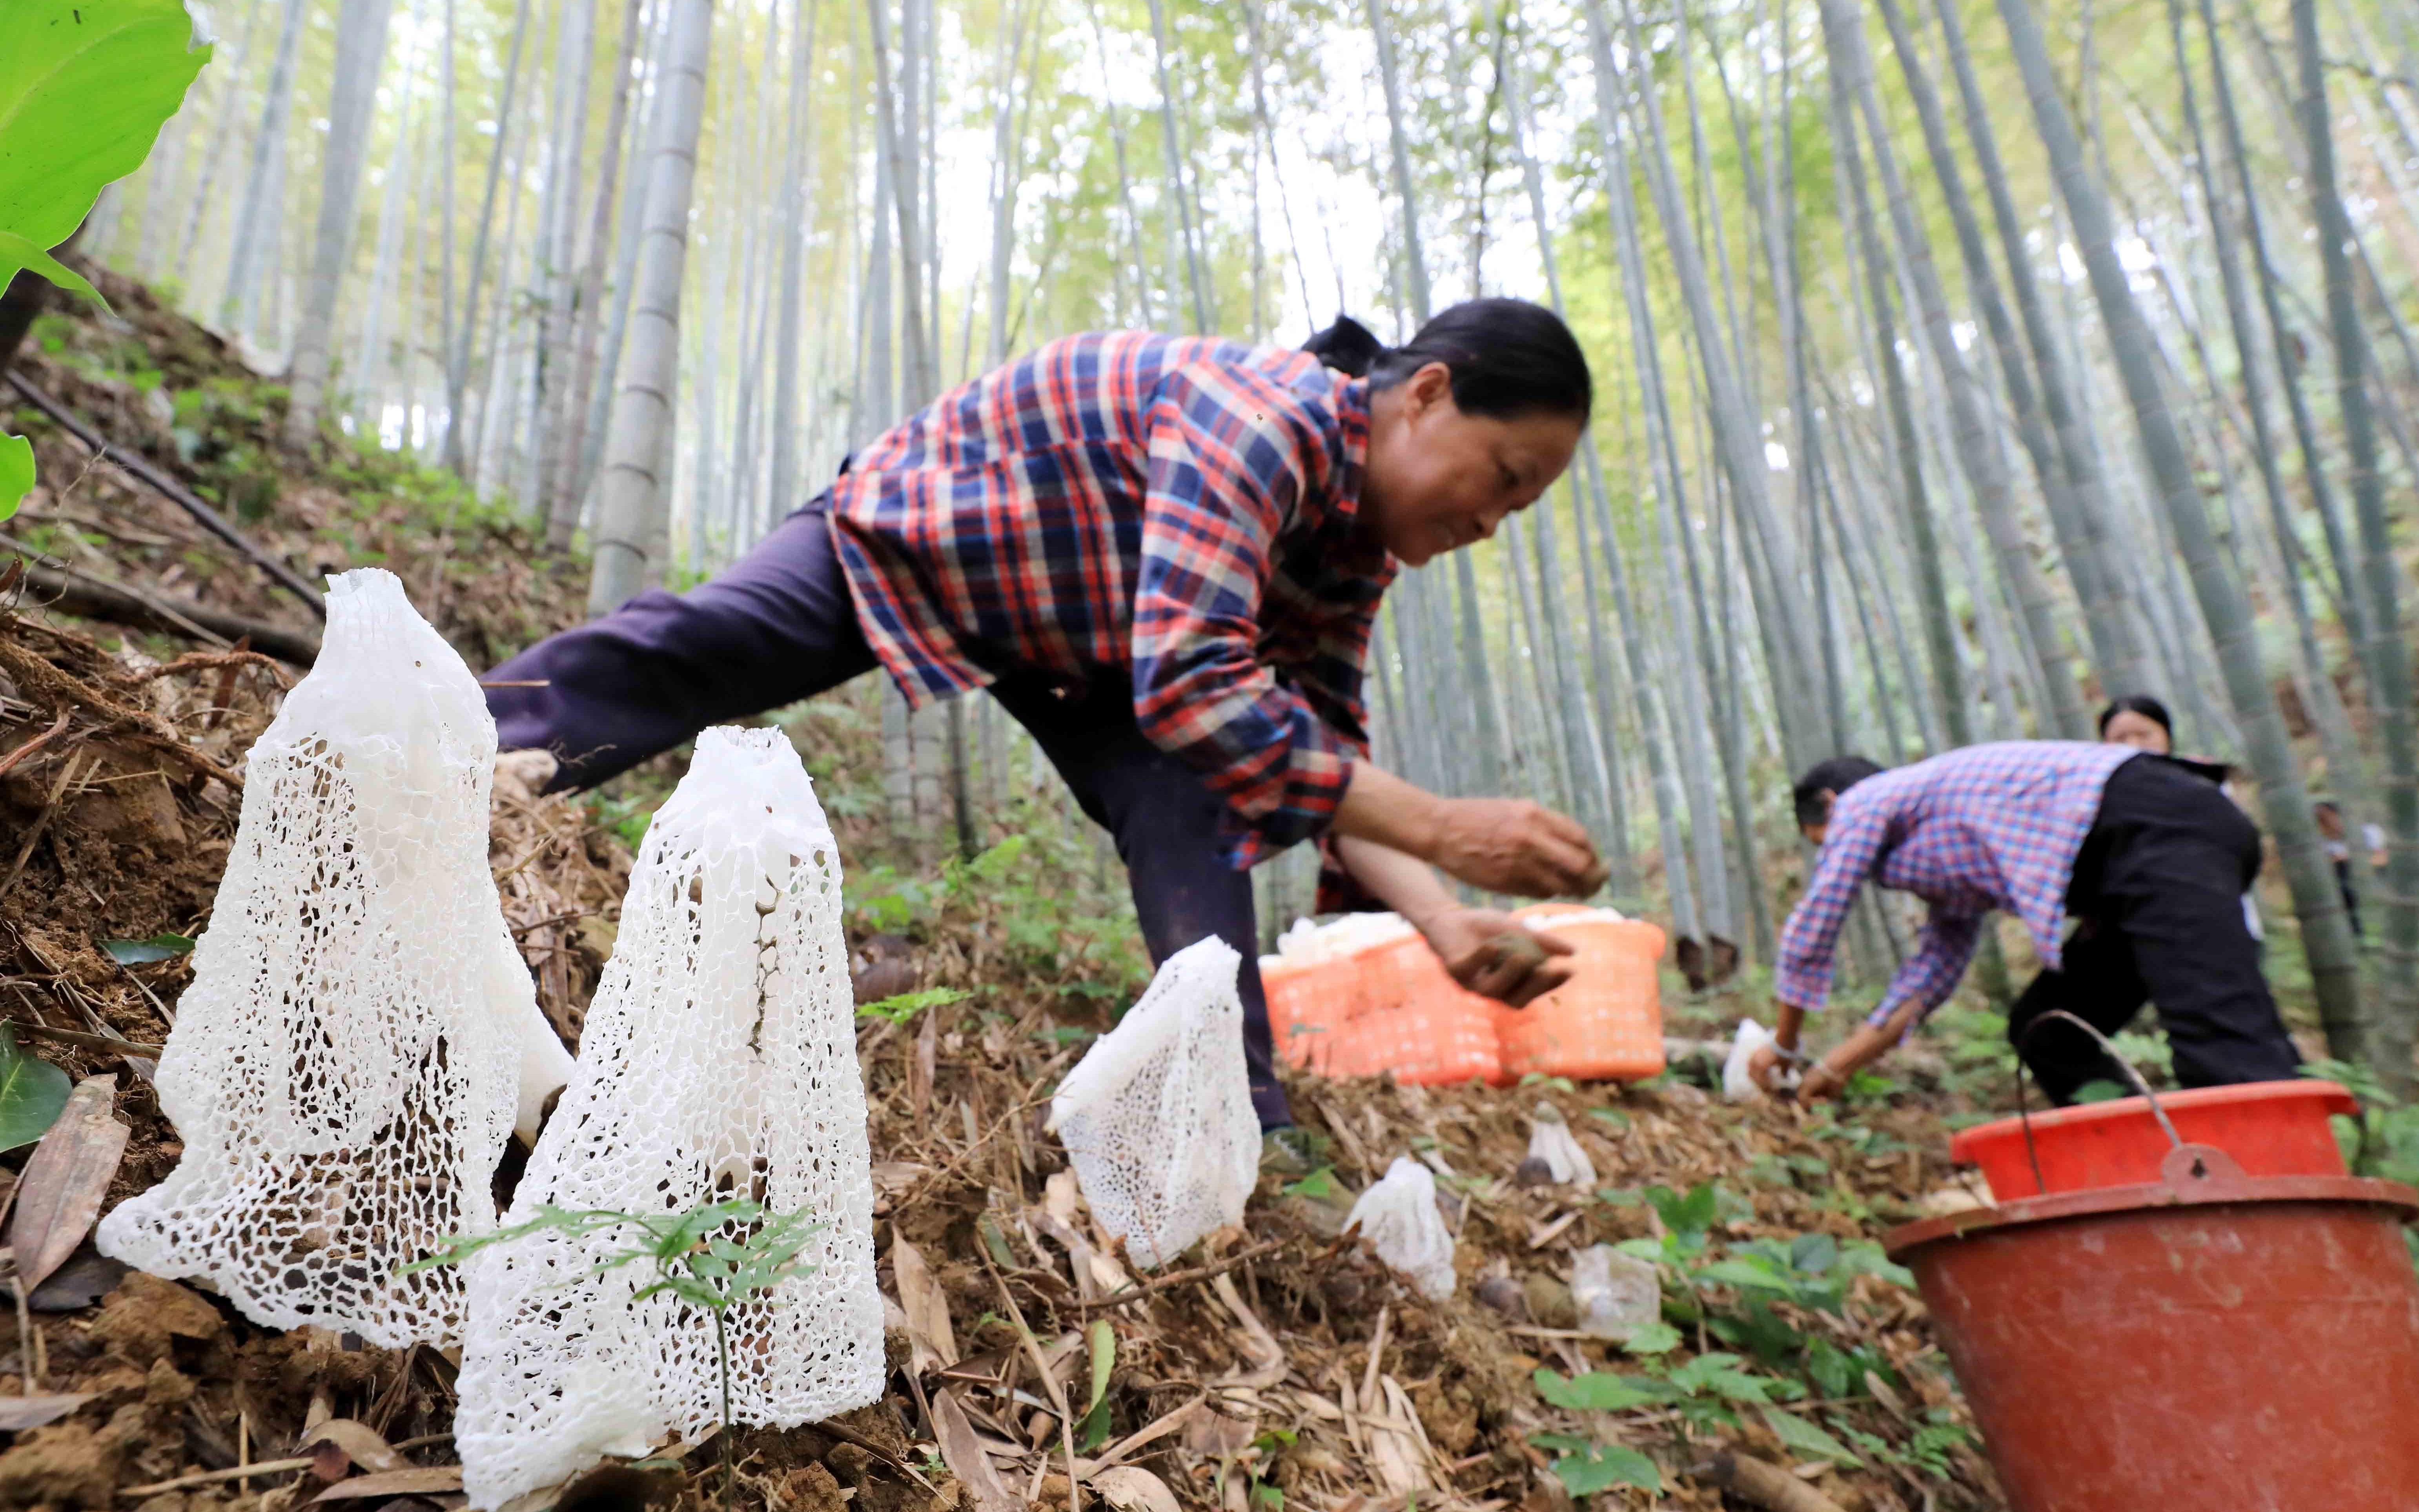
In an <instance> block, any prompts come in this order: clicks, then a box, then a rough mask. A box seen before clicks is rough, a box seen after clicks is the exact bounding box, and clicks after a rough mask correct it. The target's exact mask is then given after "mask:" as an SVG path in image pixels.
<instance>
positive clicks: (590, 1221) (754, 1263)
mask: <svg viewBox="0 0 2419 1512" xmlns="http://www.w3.org/2000/svg"><path fill="white" fill-rule="evenodd" d="M822 1227H823V1225H821V1224H820V1223H817V1222H816V1221H815V1220H814V1216H813V1214H811V1213H808V1212H788V1213H779V1212H775V1211H772V1210H771V1209H770V1208H767V1207H766V1206H765V1205H764V1204H763V1203H761V1202H757V1201H753V1200H749V1199H739V1200H734V1201H727V1202H709V1203H703V1204H701V1205H700V1206H697V1207H694V1208H690V1209H688V1210H687V1211H683V1212H663V1213H642V1212H619V1211H613V1210H610V1209H588V1210H584V1211H572V1210H569V1209H564V1208H557V1207H553V1206H550V1205H549V1206H546V1207H541V1208H540V1209H539V1210H538V1211H537V1216H535V1217H533V1218H532V1219H530V1220H529V1221H528V1222H526V1223H519V1224H515V1225H513V1226H512V1227H509V1228H500V1229H498V1230H496V1231H495V1232H494V1233H492V1234H477V1235H472V1236H470V1237H467V1238H463V1237H455V1238H453V1239H448V1240H447V1241H445V1242H444V1243H443V1244H441V1245H439V1247H438V1249H437V1251H436V1252H435V1253H434V1254H432V1255H430V1256H429V1257H427V1258H425V1259H422V1260H415V1261H413V1262H412V1263H411V1264H409V1265H407V1266H405V1267H403V1268H402V1270H401V1271H400V1272H399V1274H404V1275H408V1274H410V1273H413V1272H415V1271H426V1270H433V1269H435V1268H436V1267H439V1266H446V1265H453V1266H458V1265H461V1264H463V1263H465V1262H466V1261H468V1260H469V1259H470V1257H473V1256H475V1255H477V1254H479V1253H481V1252H482V1251H484V1250H489V1249H494V1248H497V1247H499V1246H501V1245H505V1244H516V1243H518V1242H521V1241H522V1240H525V1239H529V1238H532V1237H533V1236H535V1235H538V1234H560V1235H562V1236H563V1237H564V1238H565V1239H570V1240H585V1239H589V1238H593V1237H594V1236H595V1235H598V1234H609V1233H615V1232H617V1231H620V1230H624V1229H636V1230H637V1231H638V1234H639V1238H637V1239H636V1240H635V1241H634V1242H631V1243H627V1244H624V1245H623V1246H621V1247H620V1248H618V1249H613V1250H609V1251H608V1252H607V1253H606V1254H605V1256H604V1257H602V1258H601V1259H599V1260H598V1261H597V1262H596V1263H595V1264H594V1265H593V1266H592V1267H591V1268H590V1269H589V1272H588V1277H589V1278H590V1279H593V1278H595V1277H597V1276H601V1275H605V1274H607V1273H610V1272H613V1271H619V1270H623V1269H624V1268H626V1267H629V1266H633V1265H643V1266H645V1267H647V1268H648V1269H649V1270H651V1271H652V1272H653V1273H654V1275H655V1279H654V1280H653V1281H651V1282H649V1283H648V1284H647V1285H646V1286H644V1287H642V1288H639V1290H638V1291H636V1292H634V1293H633V1294H632V1295H631V1298H630V1304H631V1305H632V1306H636V1305H638V1304H639V1303H642V1302H644V1301H646V1300H647V1299H648V1298H650V1297H656V1296H669V1297H672V1298H675V1299H677V1300H678V1301H680V1302H682V1303H684V1304H686V1305H688V1306H690V1307H693V1308H696V1309H697V1310H699V1311H700V1312H701V1313H703V1314H705V1315H706V1316H707V1317H708V1318H711V1319H713V1320H714V1353H715V1363H716V1365H717V1366H718V1367H719V1369H720V1371H721V1375H722V1416H721V1432H720V1434H719V1435H718V1436H719V1437H720V1439H721V1440H722V1504H723V1508H724V1512H730V1509H731V1508H732V1506H733V1505H734V1504H735V1503H736V1499H737V1495H738V1470H737V1467H736V1466H735V1464H734V1463H733V1461H732V1443H731V1440H732V1431H733V1427H734V1425H733V1424H732V1418H731V1332H730V1320H729V1315H730V1312H731V1309H732V1308H733V1307H735V1306H737V1305H738V1304H741V1303H743V1302H746V1301H747V1300H748V1299H749V1298H751V1297H756V1296H761V1295H762V1294H763V1293H764V1292H766V1291H769V1290H771V1289H772V1288H775V1287H777V1286H779V1285H780V1284H781V1283H782V1282H784V1281H786V1280H789V1279H790V1278H791V1277H792V1276H797V1275H805V1274H808V1273H810V1270H811V1268H810V1267H808V1266H806V1265H804V1264H803V1263H802V1262H801V1261H800V1260H799V1258H798V1256H799V1253H800V1252H801V1251H803V1250H804V1249H805V1248H806V1247H807V1244H808V1243H809V1242H810V1241H811V1240H813V1238H814V1236H815V1235H816V1234H817V1233H818V1232H820V1231H821V1229H822Z"/></svg>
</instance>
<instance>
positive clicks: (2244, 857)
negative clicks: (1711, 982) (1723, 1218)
mask: <svg viewBox="0 0 2419 1512" xmlns="http://www.w3.org/2000/svg"><path fill="white" fill-rule="evenodd" d="M1795 798H1796V803H1797V822H1798V825H1799V827H1801V828H1802V829H1804V830H1805V832H1806V838H1807V839H1808V840H1810V841H1813V842H1814V843H1815V844H1817V845H1819V846H1821V847H1822V855H1821V856H1820V857H1818V858H1817V860H1816V861H1815V863H1814V875H1813V877H1812V879H1811V880H1810V882H1808V884H1807V887H1806V895H1805V897H1803V898H1801V899H1800V900H1798V903H1797V906H1796V908H1795V910H1793V911H1792V912H1791V914H1790V916H1789V923H1788V925H1787V927H1786V928H1785V929H1784V930H1783V931H1782V932H1781V937H1780V964H1779V967H1778V969H1776V970H1775V972H1774V973H1773V990H1774V993H1775V995H1777V996H1778V997H1779V998H1780V1005H1781V1006H1780V1024H1779V1026H1778V1028H1777V1029H1776V1030H1775V1036H1776V1038H1777V1040H1778V1041H1779V1052H1780V1053H1779V1054H1776V1053H1775V1052H1774V1051H1772V1050H1765V1051H1763V1052H1760V1053H1759V1055H1758V1057H1757V1058H1756V1059H1755V1061H1754V1062H1752V1063H1751V1065H1750V1067H1749V1070H1750V1071H1751V1072H1752V1073H1753V1074H1754V1075H1755V1077H1756V1079H1757V1081H1759V1082H1761V1083H1763V1084H1764V1085H1765V1086H1767V1087H1768V1086H1771V1085H1772V1084H1773V1081H1774V1079H1775V1076H1776V1073H1777V1072H1779V1071H1780V1067H1781V1065H1782V1063H1783V1062H1784V1061H1786V1060H1790V1059H1794V1058H1796V1051H1797V1042H1798V1034H1799V1030H1800V1028H1801V1026H1803V1025H1804V1023H1805V1018H1806V1015H1807V1014H1808V1013H1810V1012H1812V1011H1816V1010H1818V1009H1820V1008H1821V1007H1822V1006H1823V1004H1824V1001H1825V999H1826V998H1827V997H1828V996H1829V995H1830V992H1831V975H1832V957H1833V952H1834V950H1835V949H1837V947H1838V944H1839V939H1840V928H1841V924H1842V923H1844V922H1845V921H1846V919H1847V916H1848V906H1849V904H1851V903H1854V902H1855V901H1856V896H1857V888H1858V887H1862V886H1863V885H1864V884H1865V882H1866V881H1868V880H1871V881H1872V882H1873V883H1875V884H1877V885H1878V886H1881V887H1893V888H1896V889H1897V890H1899V891H1901V892H1911V893H1913V894H1915V895H1916V896H1917V897H1918V898H1921V899H1923V900H1924V901H1925V902H1927V903H1930V904H1931V905H1932V917H1931V918H1929V919H1928V920H1926V921H1925V923H1924V927H1923V933H1922V937H1921V938H1920V939H1919V940H1918V942H1917V948H1916V951H1915V953H1914V954H1913V955H1912V956H1909V957H1908V958H1907V961H1906V964H1904V965H1903V966H1902V967H1901V968H1900V970H1899V973H1898V976H1897V977H1896V978H1895V979H1894V980H1892V981H1891V982H1890V984H1889V989H1888V991H1887V992H1886V993H1884V994H1883V995H1882V1000H1881V1005H1880V1006H1879V1007H1878V1008H1876V1009H1874V1010H1873V1011H1872V1015H1871V1016H1870V1017H1869V1018H1868V1019H1867V1020H1866V1021H1865V1023H1864V1024H1863V1025H1862V1026H1860V1027H1858V1028H1857V1030H1856V1031H1855V1032H1854V1033H1852V1034H1851V1035H1849V1036H1848V1038H1847V1039H1846V1040H1844V1041H1841V1043H1840V1044H1839V1045H1837V1046H1836V1047H1834V1048H1833V1049H1832V1051H1831V1053H1830V1054H1829V1055H1827V1056H1825V1057H1823V1059H1822V1060H1821V1061H1819V1062H1816V1063H1814V1064H1812V1065H1811V1066H1810V1067H1809V1068H1808V1070H1807V1072H1806V1074H1805V1079H1804V1081H1803V1082H1802V1083H1801V1085H1800V1087H1799V1095H1800V1096H1803V1097H1821V1096H1824V1095H1826V1094H1828V1093H1833V1092H1836V1091H1837V1090H1838V1089H1839V1088H1841V1086H1843V1085H1845V1083H1846V1081H1847V1078H1848V1076H1849V1075H1850V1074H1851V1073H1853V1072H1855V1071H1856V1070H1857V1068H1858V1067H1859V1066H1862V1065H1865V1064H1866V1063H1867V1062H1869V1061H1872V1059H1874V1058H1875V1057H1878V1056H1880V1055H1881V1054H1882V1052H1884V1051H1885V1050H1887V1049H1888V1048H1889V1047H1890V1046H1891V1045H1893V1044H1896V1043H1897V1042H1898V1041H1899V1040H1900V1039H1901V1038H1902V1037H1903V1036H1904V1034H1905V1033H1906V1031H1907V1030H1908V1029H1910V1028H1912V1027H1913V1026H1915V1024H1916V1022H1917V1021H1918V1019H1920V1018H1922V1017H1923V1016H1924V1015H1925V1014H1927V1013H1929V1012H1931V1011H1933V1010H1934V1009H1935V1008H1937V1007H1939V1006H1940V1004H1942V1003H1944V1002H1946V1001H1947V1000H1948V998H1949V994H1950V993H1952V992H1954V991H1956V990H1957V982H1958V979H1959V978H1961V977H1963V976H1964V974H1965V966H1966V963H1968V962H1969V961H1971V960H1972V959H1973V956H1974V949H1975V946H1976V945H1977V944H1978V943H1979V942H1980V939H1981V932H1982V925H1983V921H1984V919H1985V918H1987V916H1988V915H1989V914H1990V913H1991V911H1992V910H1993V909H1997V908H2004V909H2006V910H2007V911H2008V912H2010V913H2011V914H2014V915H2015V916H2016V917H2017V918H2019V919H2021V920H2023V921H2024V926H2025V929H2026V933H2029V934H2031V935H2032V938H2033V949H2034V950H2035V951H2036V952H2037V953H2038V954H2039V955H2040V957H2041V960H2042V974H2041V975H2040V977H2038V978H2036V979H2035V980H2034V981H2033V983H2032V985H2031V986H2030V987H2027V988H2026V990H2025V993H2024V995H2023V996H2022V997H2020V998H2019V999H2017V1001H2016V1005H2015V1007H2014V1008H2013V1009H2012V1010H2011V1011H2010V1012H2009V1014H2008V1038H2009V1039H2010V1040H2011V1041H2013V1042H2014V1043H2015V1045H2016V1047H2017V1050H2018V1052H2019V1054H2021V1055H2022V1056H2023V1057H2024V1061H2025V1064H2026V1066H2027V1067H2028V1068H2030V1070H2031V1071H2032V1073H2033V1075H2034V1077H2035V1078H2036V1079H2037V1080H2038V1081H2039V1082H2040V1083H2041V1087H2042V1090H2043V1091H2044V1092H2046V1093H2048V1094H2049V1096H2050V1098H2051V1099H2052V1100H2053V1101H2056V1102H2058V1103H2068V1102H2071V1101H2072V1100H2073V1097H2074V1094H2075V1092H2076V1090H2077V1089H2078V1088H2081V1087H2083V1086H2084V1085H2085V1084H2086V1083H2088V1082H2092V1081H2098V1080H2102V1079H2103V1078H2104V1079H2107V1080H2119V1079H2120V1078H2121V1075H2122V1073H2121V1072H2119V1071H2118V1069H2117V1068H2116V1067H2115V1066H2113V1065H2111V1064H2110V1063H2109V1061H2108V1058H2107V1057H2106V1055H2105V1053H2104V1052H2103V1051H2102V1050H2101V1048H2100V1047H2099V1045H2098V1044H2097V1043H2095V1042H2094V1041H2092V1039H2091V1038H2090V1036H2088V1035H2087V1034H2085V1033H2084V1032H2083V1031H2082V1030H2080V1029H2078V1028H2076V1027H2074V1026H2072V1025H2071V1024H2068V1023H2065V1022H2063V1021H2062V1020H2057V1019H2051V1020H2048V1021H2046V1022H2042V1014H2044V1013H2046V1012H2048V1011H2050V1010H2052V1009H2064V1010H2066V1011H2068V1012H2070V1013H2072V1014H2074V1015H2075V1016H2076V1017H2077V1018H2080V1019H2082V1020H2083V1021H2084V1022H2086V1023H2088V1024H2089V1025H2091V1026H2093V1027H2094V1028H2096V1029H2098V1030H2100V1031H2101V1032H2102V1033H2103V1034H2114V1033H2116V1032H2117V1031H2118V1030H2119V1029H2120V1028H2122V1027H2124V1026H2125V1025H2126V1024H2127V1023H2128V1022H2130V1021H2131V1020H2132V1019H2133V1017H2134V1014H2136V1013H2138V1012H2139V1011H2141V1008H2142V1004H2143V1001H2144V1000H2145V999H2146V998H2147V999H2149V1001H2151V1002H2153V1003H2155V1004H2156V1005H2157V1008H2158V1014H2159V1025H2160V1027H2162V1028H2164V1029H2165V1031H2166V1035H2167V1044H2168V1047H2169V1048H2170V1049H2171V1050H2172V1051H2173V1052H2174V1054H2175V1072H2176V1080H2177V1081H2179V1082H2180V1083H2181V1084H2182V1085H2184V1086H2186V1087H2218V1086H2226V1085H2229V1084H2232V1083H2237V1082H2265V1081H2284V1080H2289V1079H2290V1078H2292V1077H2293V1076H2295V1075H2297V1074H2299V1072H2298V1070H2297V1068H2298V1067H2299V1066H2300V1065H2301V1056H2300V1054H2299V1053H2298V1052H2297V1051H2295V1049H2294V1048H2293V1041H2292V1039H2291V1038H2290V1037H2289V1036H2288V1035H2287V1034H2286V1032H2285V1025H2284V1021H2283V1020H2282V1019H2280V1018H2279V1017H2278V1016H2277V1013H2276V1001H2275V999H2274V998H2273V997H2272V996H2270V995H2269V993H2268V980H2267V979H2266V977H2264V976H2263V975H2262V974H2261V973H2260V969H2259V946H2258V942H2257V941H2256V940H2254V939H2253V938H2252V936H2251V931H2250V928H2249V927H2248V925H2247V924H2246V923H2245V922H2244V918H2243V911H2242V894H2243V893H2244V892H2245V891H2246V890H2248V889H2249V887H2250V886H2251V879H2252V878H2253V877H2254V876H2256V875H2257V874H2258V872H2259V831H2258V829H2257V826H2256V825H2253V824H2252V822H2251V820H2250V818H2249V817H2248V816H2247V815H2245V814H2244V813H2243V811H2242V810H2241V809H2238V808H2236V807H2235V806H2234V803H2233V800H2231V799H2229V798H2228V797H2226V795H2225V794H2224V793H2223V792H2221V791H2219V789H2218V786H2217V784H2216V783H2214V782H2211V781H2210V780H2209V779H2208V778H2207V777H2205V776H2203V775H2201V774H2200V773H2198V772H2196V771H2195V770H2194V769H2193V767H2192V766H2191V765H2190V764H2185V763H2182V762H2179V761H2176V760H2174V759H2172V758H2170V757H2166V756H2163V755H2157V754H2153V753H2150V752H2148V751H2143V750H2139V749H2136V748H2134V747H2132V746H2126V745H2117V744H2107V743H2103V744H2096V745H2087V744H2085V743H2083V742H2080V741H2063V740H2037V741H2036V740H2027V741H2009V742H2006V743H2004V744H2000V745H1991V746H1967V747H1964V748H1962V749H1958V750H1952V751H1949V752H1948V753H1946V754H1945V755H1940V756H1934V757H1933V758H1932V759H1931V760H1930V761H1926V762H1918V763H1916V764H1914V765H1912V766H1903V767H1900V768H1898V769H1897V770H1895V771H1887V772H1886V771H1883V770H1882V769H1881V768H1880V767H1879V766H1876V765H1874V764H1872V762H1869V761H1866V760H1864V759H1863V758H1862V757H1857V756H1841V757H1836V758H1834V759H1832V760H1830V761H1827V762H1824V763H1822V764H1819V765H1817V766H1815V767H1814V768H1813V769H1812V770H1811V771H1810V772H1808V773H1807V774H1806V775H1805V776H1804V777H1803V778H1800V779H1798V782H1797V787H1796V793H1795ZM2070 915H2072V916H2073V917H2074V918H2077V919H2078V920H2080V922H2079V923H2078V924H2077V926H2076V927H2075V929H2074V932H2073V933H2072V935H2069V936H2067V937H2066V938H2065V939H2063V940H2061V939H2060V938H2059V936H2060V934H2061V933H2062V932H2063V930H2064V927H2065V923H2066V919H2067V918H2068V916H2070ZM2036 1024H2038V1025H2039V1027H2038V1028H2037V1029H2036V1028H2035V1027H2034V1026H2035V1025H2036Z"/></svg>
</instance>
